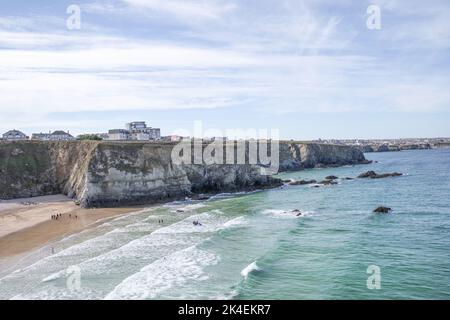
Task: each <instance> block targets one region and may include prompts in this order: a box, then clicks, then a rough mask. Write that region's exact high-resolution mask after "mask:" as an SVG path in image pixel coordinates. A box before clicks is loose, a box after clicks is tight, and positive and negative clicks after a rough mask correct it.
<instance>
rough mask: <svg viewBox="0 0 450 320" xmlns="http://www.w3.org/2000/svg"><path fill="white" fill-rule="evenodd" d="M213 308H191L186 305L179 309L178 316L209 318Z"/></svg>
mask: <svg viewBox="0 0 450 320" xmlns="http://www.w3.org/2000/svg"><path fill="white" fill-rule="evenodd" d="M212 309H213V307H192V306H189V305H188V304H186V305H185V306H184V307H179V309H178V314H179V315H202V316H205V317H206V318H209V316H210V315H211V312H212Z"/></svg>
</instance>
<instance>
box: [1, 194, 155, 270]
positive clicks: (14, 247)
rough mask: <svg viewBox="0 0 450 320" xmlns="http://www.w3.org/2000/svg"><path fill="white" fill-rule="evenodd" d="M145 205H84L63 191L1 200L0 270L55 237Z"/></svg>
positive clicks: (57, 237)
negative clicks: (89, 207) (53, 217)
mask: <svg viewBox="0 0 450 320" xmlns="http://www.w3.org/2000/svg"><path fill="white" fill-rule="evenodd" d="M149 206H150V205H149ZM142 208H144V207H143V206H129V207H120V208H97V209H84V208H80V207H79V206H77V205H76V204H75V203H74V202H73V200H72V199H70V198H68V197H66V196H63V195H55V196H43V197H36V198H22V199H15V200H2V201H0V270H1V271H2V272H3V271H5V269H7V268H11V267H12V265H14V264H15V263H16V262H19V261H20V260H22V259H24V258H26V257H27V256H28V255H30V254H32V253H33V252H34V251H38V250H39V249H42V248H44V247H45V246H46V245H48V244H50V243H52V242H54V241H57V240H59V239H62V238H64V237H67V236H69V235H72V234H75V233H77V232H80V231H83V230H85V229H87V228H90V227H94V226H96V225H97V224H100V223H103V222H105V221H107V220H109V219H113V218H116V217H118V216H120V215H124V214H128V213H132V212H136V211H138V210H140V209H142ZM57 213H59V214H61V218H59V219H58V220H53V219H52V218H51V216H52V215H54V214H57ZM69 215H70V217H71V218H70V217H69ZM75 216H77V219H75Z"/></svg>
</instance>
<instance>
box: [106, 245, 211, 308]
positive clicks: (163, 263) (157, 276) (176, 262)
mask: <svg viewBox="0 0 450 320" xmlns="http://www.w3.org/2000/svg"><path fill="white" fill-rule="evenodd" d="M218 261H219V259H218V257H217V256H216V255H214V254H213V253H210V252H208V251H205V250H200V249H198V248H197V246H196V245H194V246H191V247H189V248H186V249H183V250H180V251H177V252H175V253H173V254H171V255H168V256H166V257H163V258H161V259H158V260H156V261H154V262H153V263H151V264H149V265H147V266H146V267H144V268H142V269H141V270H140V271H139V272H137V273H135V274H133V275H131V276H129V277H128V278H126V279H124V280H123V281H122V282H121V283H120V284H119V285H117V286H116V287H115V288H114V290H113V291H111V292H110V293H108V294H107V295H106V296H105V299H106V300H117V299H154V298H157V297H158V296H159V295H160V294H161V293H163V292H165V291H167V290H169V289H173V288H174V287H183V286H184V285H185V284H186V283H187V282H188V281H204V280H207V279H208V278H209V277H208V275H207V274H206V273H205V272H204V268H205V267H206V266H209V265H213V264H216V263H218Z"/></svg>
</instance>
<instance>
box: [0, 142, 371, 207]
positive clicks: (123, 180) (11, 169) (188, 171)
mask: <svg viewBox="0 0 450 320" xmlns="http://www.w3.org/2000/svg"><path fill="white" fill-rule="evenodd" d="M174 146H175V144H174V143H149V142H103V141H102V142H99V141H70V142H38V141H20V142H19V141H18V142H0V177H1V178H0V199H11V198H20V197H33V196H40V195H50V194H57V193H64V194H66V195H68V196H69V197H71V198H73V199H75V200H76V202H77V203H79V204H80V205H81V206H83V207H111V206H120V205H126V204H140V203H154V202H160V201H166V200H169V199H176V198H184V197H186V196H194V195H199V194H204V193H206V194H208V193H217V192H236V191H243V190H254V189H263V188H271V187H276V186H280V185H282V181H281V180H280V179H277V178H274V177H272V176H269V175H263V174H261V167H260V166H259V165H255V164H204V163H203V164H175V163H174V162H173V161H172V157H171V153H172V149H173V148H174ZM364 161H365V158H364V155H363V154H362V152H360V151H358V150H357V149H355V148H352V147H342V146H332V145H317V144H300V143H285V142H282V143H280V170H281V171H283V170H294V169H304V168H312V167H315V166H317V165H324V166H328V165H344V164H357V163H364Z"/></svg>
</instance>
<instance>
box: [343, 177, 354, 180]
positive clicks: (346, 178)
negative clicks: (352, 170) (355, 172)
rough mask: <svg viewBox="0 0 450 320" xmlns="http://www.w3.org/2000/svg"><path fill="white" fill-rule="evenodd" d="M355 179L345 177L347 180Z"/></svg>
mask: <svg viewBox="0 0 450 320" xmlns="http://www.w3.org/2000/svg"><path fill="white" fill-rule="evenodd" d="M353 179H354V178H350V177H345V180H353Z"/></svg>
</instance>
